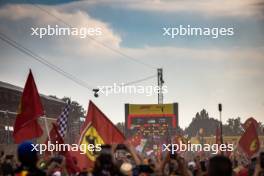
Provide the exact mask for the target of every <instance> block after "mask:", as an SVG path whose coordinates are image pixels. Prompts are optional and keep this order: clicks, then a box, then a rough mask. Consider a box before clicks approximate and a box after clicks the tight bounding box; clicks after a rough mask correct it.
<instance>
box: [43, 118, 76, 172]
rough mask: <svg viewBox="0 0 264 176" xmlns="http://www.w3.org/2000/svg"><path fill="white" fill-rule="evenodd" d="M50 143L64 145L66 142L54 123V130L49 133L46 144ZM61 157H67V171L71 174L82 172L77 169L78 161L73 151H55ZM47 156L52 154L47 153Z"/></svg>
mask: <svg viewBox="0 0 264 176" xmlns="http://www.w3.org/2000/svg"><path fill="white" fill-rule="evenodd" d="M48 141H50V143H51V144H55V145H56V144H64V140H63V138H62V137H61V135H60V133H59V130H58V126H57V125H56V124H55V123H52V129H51V130H50V133H49V139H47V141H46V144H48ZM54 152H56V153H57V154H59V155H64V157H65V161H66V162H65V163H66V169H67V171H68V173H69V174H76V173H77V172H79V171H80V169H79V168H78V167H77V161H76V160H75V159H76V158H75V157H73V156H72V154H71V153H72V152H71V149H69V150H66V151H54ZM45 154H46V156H47V155H50V152H46V153H45Z"/></svg>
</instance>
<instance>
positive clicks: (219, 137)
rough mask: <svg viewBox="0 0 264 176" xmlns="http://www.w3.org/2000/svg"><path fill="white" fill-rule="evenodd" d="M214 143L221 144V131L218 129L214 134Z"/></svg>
mask: <svg viewBox="0 0 264 176" xmlns="http://www.w3.org/2000/svg"><path fill="white" fill-rule="evenodd" d="M215 143H216V144H218V145H221V144H222V139H221V129H220V128H219V127H217V128H216V132H215Z"/></svg>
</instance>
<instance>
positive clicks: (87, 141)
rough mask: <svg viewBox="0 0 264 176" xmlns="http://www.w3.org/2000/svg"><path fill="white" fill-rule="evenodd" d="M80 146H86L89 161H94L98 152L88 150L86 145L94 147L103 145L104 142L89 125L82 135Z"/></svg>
mask: <svg viewBox="0 0 264 176" xmlns="http://www.w3.org/2000/svg"><path fill="white" fill-rule="evenodd" d="M80 144H84V145H87V147H86V148H87V150H86V155H87V157H88V158H89V159H90V160H91V161H95V159H96V156H97V155H98V152H97V151H96V150H93V151H92V150H88V145H93V146H96V145H98V144H104V141H103V139H102V138H101V136H100V135H99V134H98V132H97V131H96V129H95V128H94V127H93V126H92V125H90V126H89V127H88V129H87V130H86V132H85V134H84V135H83V137H82V139H81V142H80Z"/></svg>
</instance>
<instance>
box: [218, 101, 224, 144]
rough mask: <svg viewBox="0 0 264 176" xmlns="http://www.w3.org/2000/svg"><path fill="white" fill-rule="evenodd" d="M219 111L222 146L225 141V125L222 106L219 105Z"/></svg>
mask: <svg viewBox="0 0 264 176" xmlns="http://www.w3.org/2000/svg"><path fill="white" fill-rule="evenodd" d="M218 110H219V118H220V140H221V144H223V143H224V141H223V123H222V104H221V103H219V104H218Z"/></svg>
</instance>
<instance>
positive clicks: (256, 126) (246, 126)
mask: <svg viewBox="0 0 264 176" xmlns="http://www.w3.org/2000/svg"><path fill="white" fill-rule="evenodd" d="M250 124H254V125H255V128H256V129H257V128H258V126H259V125H258V122H257V121H256V120H255V119H254V118H253V117H250V118H248V119H247V120H246V121H245V123H244V124H243V128H244V129H245V130H246V129H247V128H248V127H249V126H250Z"/></svg>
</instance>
